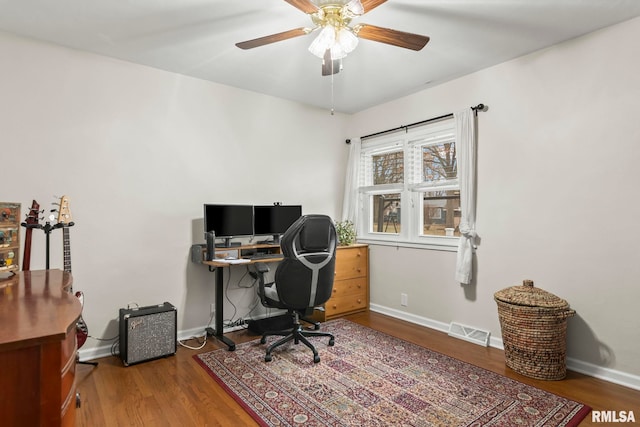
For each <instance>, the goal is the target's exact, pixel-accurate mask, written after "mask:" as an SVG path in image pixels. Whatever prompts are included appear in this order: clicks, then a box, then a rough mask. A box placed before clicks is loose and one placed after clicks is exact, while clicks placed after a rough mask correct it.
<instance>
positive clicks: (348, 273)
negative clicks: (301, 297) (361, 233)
mask: <svg viewBox="0 0 640 427" xmlns="http://www.w3.org/2000/svg"><path fill="white" fill-rule="evenodd" d="M368 309H369V246H368V245H363V244H358V243H356V244H352V245H350V246H338V247H337V248H336V272H335V277H334V280H333V290H332V292H331V298H329V300H328V301H327V302H326V303H325V304H324V309H323V310H318V309H316V310H315V311H314V312H313V319H315V320H317V321H320V322H324V321H326V320H329V319H333V318H336V317H341V316H344V315H347V314H352V313H357V312H360V311H366V310H368Z"/></svg>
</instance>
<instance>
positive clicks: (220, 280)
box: [207, 267, 236, 351]
mask: <svg viewBox="0 0 640 427" xmlns="http://www.w3.org/2000/svg"><path fill="white" fill-rule="evenodd" d="M215 286H216V319H215V326H216V329H215V330H213V329H212V328H207V336H212V337H215V338H217V339H218V340H219V341H222V342H223V343H225V344H226V345H227V347H228V348H229V351H234V350H235V349H236V343H234V342H233V341H232V340H230V339H229V338H227V337H225V336H224V325H223V323H224V322H223V316H222V315H223V313H222V310H223V307H224V301H223V298H224V295H223V293H224V268H220V267H218V268H216V285H215Z"/></svg>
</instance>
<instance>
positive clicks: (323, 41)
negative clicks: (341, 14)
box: [309, 25, 336, 58]
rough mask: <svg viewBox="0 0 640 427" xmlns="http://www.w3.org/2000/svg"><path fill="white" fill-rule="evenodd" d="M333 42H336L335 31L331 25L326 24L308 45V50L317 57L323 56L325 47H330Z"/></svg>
mask: <svg viewBox="0 0 640 427" xmlns="http://www.w3.org/2000/svg"><path fill="white" fill-rule="evenodd" d="M334 44H336V31H335V29H334V28H333V27H332V26H330V25H327V26H326V27H324V28H323V29H322V31H320V34H318V37H316V38H315V39H314V40H313V42H312V43H311V45H310V46H309V52H311V53H312V54H314V55H315V56H317V57H318V58H324V53H325V52H326V51H327V49H331V48H332V47H333V45H334Z"/></svg>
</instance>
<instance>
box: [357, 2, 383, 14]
mask: <svg viewBox="0 0 640 427" xmlns="http://www.w3.org/2000/svg"><path fill="white" fill-rule="evenodd" d="M386 2H387V0H360V3H362V7H363V8H364V13H367V12H369V11H370V10H371V9H373V8H376V7H378V6H380V5H381V4H382V3H386Z"/></svg>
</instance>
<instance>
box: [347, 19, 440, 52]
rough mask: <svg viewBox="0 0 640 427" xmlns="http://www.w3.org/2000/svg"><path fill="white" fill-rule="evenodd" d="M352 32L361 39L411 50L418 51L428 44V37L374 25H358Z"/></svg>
mask: <svg viewBox="0 0 640 427" xmlns="http://www.w3.org/2000/svg"><path fill="white" fill-rule="evenodd" d="M353 31H354V33H355V34H356V35H357V36H358V37H361V38H363V39H367V40H373V41H374V42H380V43H386V44H390V45H393V46H398V47H404V48H406V49H411V50H420V49H422V48H423V47H424V46H425V45H426V44H427V43H428V42H429V37H427V36H421V35H420V34H413V33H405V32H404V31H398V30H391V29H389V28H382V27H376V26H375V25H368V24H360V25H357V26H355V27H354V29H353Z"/></svg>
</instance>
